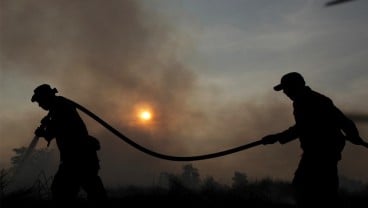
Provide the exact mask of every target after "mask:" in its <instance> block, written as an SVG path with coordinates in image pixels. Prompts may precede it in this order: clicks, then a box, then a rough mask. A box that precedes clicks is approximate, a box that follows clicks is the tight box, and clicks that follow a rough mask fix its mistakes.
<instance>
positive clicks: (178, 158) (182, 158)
mask: <svg viewBox="0 0 368 208" xmlns="http://www.w3.org/2000/svg"><path fill="white" fill-rule="evenodd" d="M67 100H68V101H69V102H70V103H72V104H73V105H74V106H75V107H76V108H77V109H79V110H81V111H82V112H83V113H85V114H87V115H88V116H90V117H91V118H92V119H94V120H95V121H97V122H98V123H99V124H101V125H102V126H103V127H105V128H106V129H107V130H109V131H110V132H111V133H113V134H114V135H116V136H117V137H119V138H120V139H122V140H123V141H124V142H126V143H128V144H129V145H131V146H132V147H134V148H136V149H138V150H140V151H142V152H144V153H146V154H148V155H151V156H153V157H156V158H160V159H164V160H171V161H196V160H206V159H210V158H215V157H222V156H225V155H229V154H233V153H235V152H239V151H242V150H245V149H249V148H252V147H255V146H258V145H260V144H263V142H262V140H258V141H255V142H251V143H248V144H245V145H241V146H238V147H234V148H231V149H227V150H224V151H220V152H215V153H210V154H204V155H195V156H172V155H165V154H161V153H158V152H155V151H152V150H150V149H147V148H145V147H143V146H141V145H139V144H137V143H136V142H134V141H133V140H131V139H130V138H128V137H127V136H125V135H124V134H122V133H121V132H119V131H118V130H116V129H115V128H114V127H112V126H111V125H109V124H108V123H107V122H105V121H104V120H102V119H101V118H100V117H98V116H97V115H96V114H94V113H92V112H91V111H89V110H88V109H87V108H85V107H83V106H81V105H79V104H78V103H76V102H73V101H72V100H69V99H67Z"/></svg>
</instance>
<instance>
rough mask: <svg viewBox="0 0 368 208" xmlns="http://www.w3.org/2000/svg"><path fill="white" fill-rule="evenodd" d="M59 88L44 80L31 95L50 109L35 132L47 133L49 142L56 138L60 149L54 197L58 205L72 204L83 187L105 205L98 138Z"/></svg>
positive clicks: (35, 100) (43, 107)
mask: <svg viewBox="0 0 368 208" xmlns="http://www.w3.org/2000/svg"><path fill="white" fill-rule="evenodd" d="M57 92H58V91H57V89H56V88H51V87H50V85H48V84H42V85H40V86H38V87H37V88H36V89H35V90H34V94H33V96H32V99H31V101H32V102H37V103H38V105H39V106H40V107H41V108H42V109H44V110H46V111H48V114H47V115H46V116H45V117H44V118H43V119H42V121H41V126H40V127H38V128H37V129H36V130H35V135H36V136H39V137H44V138H45V139H46V141H47V142H48V143H50V141H51V140H52V139H54V138H55V140H56V144H57V147H58V149H59V153H60V165H59V169H58V171H57V172H56V174H55V176H54V179H53V182H52V185H51V192H52V196H53V199H54V200H55V202H56V205H57V206H58V207H66V206H70V205H73V203H74V202H75V199H76V197H77V195H78V192H79V189H80V188H83V189H84V190H85V192H86V193H87V195H88V199H89V200H90V201H91V202H94V203H96V204H98V205H99V204H101V206H102V203H104V202H105V200H106V192H105V188H104V186H103V183H102V181H101V178H100V177H99V175H98V171H99V169H100V166H99V159H98V156H97V150H99V148H100V146H99V142H98V140H97V139H95V138H94V137H92V136H90V135H89V134H88V131H87V128H86V125H85V124H84V122H83V120H82V119H81V117H80V116H79V114H78V112H77V110H76V107H75V106H74V105H73V104H72V103H71V102H69V101H68V100H67V99H66V98H64V97H62V96H56V93H57Z"/></svg>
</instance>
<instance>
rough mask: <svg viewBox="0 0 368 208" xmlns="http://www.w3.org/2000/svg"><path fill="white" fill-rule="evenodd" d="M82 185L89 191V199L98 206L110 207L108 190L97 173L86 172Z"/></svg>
mask: <svg viewBox="0 0 368 208" xmlns="http://www.w3.org/2000/svg"><path fill="white" fill-rule="evenodd" d="M81 185H82V188H83V189H84V190H85V191H86V193H87V197H88V201H90V202H91V203H92V204H94V205H95V206H96V207H108V204H107V203H108V200H107V194H106V190H105V187H104V185H103V183H102V180H101V178H100V177H99V176H98V175H97V174H95V173H93V174H91V173H89V174H85V175H84V177H83V180H82V182H81Z"/></svg>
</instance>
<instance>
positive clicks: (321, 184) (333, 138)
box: [262, 72, 368, 207]
mask: <svg viewBox="0 0 368 208" xmlns="http://www.w3.org/2000/svg"><path fill="white" fill-rule="evenodd" d="M274 90H275V91H283V92H284V93H285V95H286V96H287V97H289V98H290V99H291V100H292V102H293V109H294V112H293V114H294V119H295V124H294V125H293V126H291V127H290V128H288V129H286V130H285V131H282V132H279V133H276V134H270V135H267V136H265V137H263V138H262V141H263V144H264V145H267V144H273V143H275V142H279V143H281V144H286V143H288V142H290V141H293V140H295V139H297V138H298V139H299V142H300V147H301V149H302V150H303V154H302V156H301V159H300V161H299V165H298V168H297V169H296V171H295V174H294V178H293V181H292V185H293V189H294V193H295V199H296V203H297V206H298V207H312V206H316V205H322V206H327V205H329V206H331V205H338V187H339V179H338V162H339V161H340V160H341V153H342V150H343V148H344V146H345V141H346V140H348V141H350V142H351V143H353V144H356V145H362V146H365V147H367V148H368V143H367V142H365V141H364V140H363V139H362V138H361V137H360V135H359V132H358V129H357V127H356V125H355V124H354V123H353V121H352V120H351V119H349V118H348V117H347V116H346V115H344V113H343V112H342V111H341V110H339V109H338V108H337V107H336V106H335V105H334V103H333V102H332V100H331V99H330V98H328V97H326V96H325V95H322V94H320V93H318V92H316V91H314V90H312V89H311V88H310V87H309V86H307V85H306V83H305V80H304V78H303V77H302V75H301V74H299V73H297V72H290V73H287V74H285V75H284V76H283V77H282V78H281V82H280V84H278V85H276V86H275V87H274Z"/></svg>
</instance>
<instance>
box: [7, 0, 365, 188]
mask: <svg viewBox="0 0 368 208" xmlns="http://www.w3.org/2000/svg"><path fill="white" fill-rule="evenodd" d="M0 15H1V16H0V26H1V28H0V30H1V34H0V44H1V51H0V61H1V82H2V84H1V85H2V87H3V88H5V89H6V90H4V91H3V92H4V96H6V97H7V98H5V99H6V100H7V101H6V102H5V103H6V104H3V106H4V108H5V107H6V109H4V110H2V112H1V115H2V118H1V125H0V130H1V135H2V143H4V145H2V148H1V151H5V150H6V151H7V153H2V156H4V158H6V159H9V157H10V154H11V153H9V152H11V149H12V148H15V147H19V146H22V145H23V146H26V145H28V143H29V142H30V140H27V139H28V138H29V139H31V138H32V133H33V130H34V128H35V127H37V125H38V123H39V120H40V119H41V118H42V116H43V115H45V114H46V112H44V111H42V109H40V108H38V106H37V104H35V103H31V102H30V97H31V96H32V93H33V88H35V87H36V86H38V85H39V84H43V83H48V84H50V85H51V86H52V87H56V88H57V89H58V91H59V93H58V94H59V95H61V96H65V97H67V98H70V99H72V100H74V101H76V102H78V103H79V104H81V105H83V106H85V107H87V108H88V109H89V110H91V111H93V112H94V113H96V114H97V115H99V116H100V117H101V118H103V119H105V120H106V121H107V122H109V123H110V124H111V125H112V126H114V127H115V128H117V129H118V130H120V131H121V132H122V133H124V134H125V135H127V136H128V137H130V138H132V139H133V140H134V141H135V142H137V143H139V144H141V145H143V146H145V147H147V148H150V149H153V150H155V151H158V152H161V153H164V154H170V155H178V156H189V155H199V154H205V153H211V152H214V151H222V150H224V149H228V148H232V147H235V146H238V145H243V144H245V143H248V142H252V141H255V140H258V139H259V138H260V137H262V136H263V135H265V134H268V133H276V132H277V131H280V130H283V129H285V128H287V127H288V126H289V125H291V124H292V123H293V120H292V109H291V104H290V103H288V102H287V100H286V99H282V98H280V99H276V100H273V99H274V98H275V95H273V94H272V95H273V96H270V95H268V94H266V95H263V96H259V97H255V98H247V99H245V98H244V100H242V99H240V101H239V100H238V101H234V102H219V101H218V100H217V99H220V98H218V97H217V92H216V90H214V91H207V90H206V89H203V88H201V87H200V83H199V79H198V75H197V73H196V70H195V69H192V68H190V67H189V66H188V65H187V64H186V63H185V62H183V61H182V59H180V58H179V57H178V56H179V55H180V53H179V52H178V51H179V47H183V45H185V44H183V42H184V43H187V42H190V41H191V40H187V39H186V38H183V37H182V36H181V35H180V34H178V32H177V31H176V30H175V26H174V25H170V24H169V23H168V22H166V21H165V20H164V19H162V18H161V17H160V15H158V14H156V13H153V12H150V11H147V10H145V9H143V8H142V7H141V5H140V2H139V1H133V0H132V1H130V0H124V1H120V0H115V1H114V0H112V1H108V3H107V2H106V1H100V0H91V1H82V0H67V1H61V0H60V1H48V0H40V1H37V3H35V2H29V1H25V0H24V1H22V0H17V1H14V0H3V1H1V11H0ZM187 47H188V48H187V50H190V48H189V47H190V44H189V46H187ZM180 50H183V49H182V48H180ZM277 80H278V78H277ZM277 80H275V82H277ZM273 84H274V83H272V84H270V88H271V86H272V85H273ZM270 93H271V92H270ZM272 93H274V92H272ZM279 97H282V96H281V94H280V96H279ZM12 99H14V101H13V102H14V103H16V102H18V103H17V104H16V105H13V102H12V101H11V100H12ZM20 101H24V102H23V103H19V102H20ZM141 106H142V107H145V106H148V107H149V108H150V109H152V111H153V120H152V121H151V123H150V124H149V125H142V124H141V123H139V121H138V120H137V118H136V115H135V109H136V108H139V107H141ZM19 111H20V112H21V113H19V114H18V113H16V114H14V112H19ZM81 115H82V116H83V119H84V120H85V121H86V123H87V125H88V129H89V131H90V133H91V134H93V135H94V136H96V137H97V138H99V140H100V142H101V144H102V149H101V151H100V152H99V156H100V160H101V175H102V178H103V180H104V181H105V183H106V184H108V185H118V184H128V183H131V184H150V183H154V182H155V180H156V179H157V176H158V174H159V172H160V171H169V172H170V171H172V172H178V171H180V169H181V167H182V165H184V164H185V163H181V162H171V161H164V160H161V159H157V158H152V157H151V156H148V155H145V154H143V153H141V152H139V151H137V150H135V149H133V148H132V147H130V146H128V145H127V144H125V143H124V142H123V141H121V140H119V139H117V138H116V137H115V136H113V135H112V134H111V133H110V132H108V131H107V130H105V129H103V128H102V127H101V126H100V125H98V124H96V123H95V122H94V121H93V120H91V119H90V118H88V117H86V116H85V115H83V114H82V113H81ZM357 115H358V114H357ZM354 118H355V117H354ZM360 118H361V117H360ZM363 119H366V118H365V117H364V118H363ZM19 127H21V128H19ZM15 128H17V129H19V130H17V131H14V129H15ZM363 131H364V132H367V131H366V130H364V129H363ZM365 135H366V134H365ZM8 138H9V139H8ZM10 138H11V139H10ZM40 146H42V147H44V146H45V143H44V142H42V141H41V142H40ZM50 148H56V147H55V144H52V145H51V147H50ZM299 154H300V150H299V148H298V143H296V142H293V143H292V144H290V145H288V146H287V147H281V146H279V145H277V146H274V147H269V146H261V147H258V148H256V149H252V150H249V151H248V152H240V153H236V154H234V155H230V156H226V157H223V158H218V159H213V160H208V161H207V160H206V161H199V162H193V165H194V166H195V167H198V169H199V171H200V173H201V174H202V176H206V175H213V176H215V177H216V179H218V180H220V181H222V182H229V181H231V176H232V174H233V172H234V171H235V170H239V171H242V172H246V173H248V174H249V175H250V176H253V177H264V176H272V177H276V178H278V177H280V178H286V179H290V178H291V177H292V174H293V170H294V168H295V167H296V164H297V161H298V159H299ZM359 154H363V153H359ZM290 155H292V156H290ZM2 160H4V161H1V163H7V162H8V161H6V160H5V159H2ZM54 165H55V166H57V162H55V164H54ZM219 167H221V168H219ZM353 175H363V173H361V174H359V173H353ZM365 179H367V178H365Z"/></svg>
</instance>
